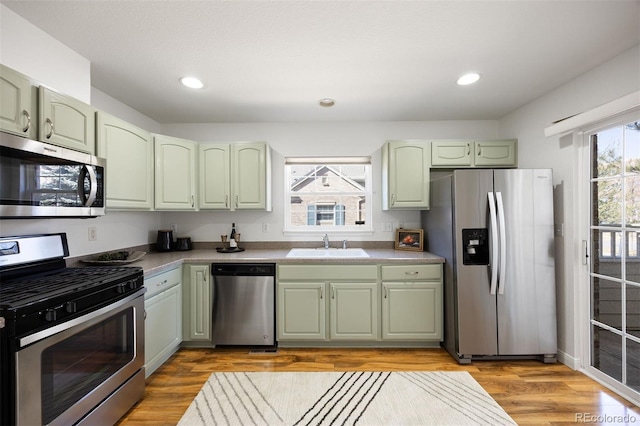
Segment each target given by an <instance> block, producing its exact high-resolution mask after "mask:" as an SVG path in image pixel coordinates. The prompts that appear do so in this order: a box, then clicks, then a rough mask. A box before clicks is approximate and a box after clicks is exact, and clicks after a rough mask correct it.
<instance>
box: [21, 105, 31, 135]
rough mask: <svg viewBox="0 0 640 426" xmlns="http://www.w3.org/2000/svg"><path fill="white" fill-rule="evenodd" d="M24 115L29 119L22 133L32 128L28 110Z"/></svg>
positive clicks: (24, 110)
mask: <svg viewBox="0 0 640 426" xmlns="http://www.w3.org/2000/svg"><path fill="white" fill-rule="evenodd" d="M22 115H24V116H25V117H27V124H26V125H25V126H24V127H23V128H22V131H23V132H28V131H29V128H30V127H31V115H29V112H28V111H27V110H26V109H23V110H22Z"/></svg>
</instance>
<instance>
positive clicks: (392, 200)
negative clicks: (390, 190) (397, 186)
mask: <svg viewBox="0 0 640 426" xmlns="http://www.w3.org/2000/svg"><path fill="white" fill-rule="evenodd" d="M395 204H396V194H391V205H392V206H393V205H395Z"/></svg>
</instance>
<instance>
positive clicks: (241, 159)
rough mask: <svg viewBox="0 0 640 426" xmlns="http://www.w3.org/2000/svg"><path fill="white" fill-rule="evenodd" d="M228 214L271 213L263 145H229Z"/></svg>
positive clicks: (268, 171) (268, 164)
mask: <svg viewBox="0 0 640 426" xmlns="http://www.w3.org/2000/svg"><path fill="white" fill-rule="evenodd" d="M231 176H232V179H231V189H232V191H233V199H232V210H268V211H271V155H270V151H269V146H268V145H267V144H266V143H264V142H236V143H234V144H232V145H231Z"/></svg>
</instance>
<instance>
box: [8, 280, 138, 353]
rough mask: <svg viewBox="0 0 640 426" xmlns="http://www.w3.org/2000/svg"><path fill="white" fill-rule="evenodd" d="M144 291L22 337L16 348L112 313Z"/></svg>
mask: <svg viewBox="0 0 640 426" xmlns="http://www.w3.org/2000/svg"><path fill="white" fill-rule="evenodd" d="M145 291H146V289H145V288H144V287H143V288H141V289H140V290H138V291H136V292H135V293H133V294H131V295H129V296H127V297H125V298H124V299H120V300H118V301H117V302H114V303H111V304H109V305H107V306H103V307H102V308H100V309H98V310H95V311H92V312H89V313H88V314H85V315H82V316H81V317H78V318H74V319H72V320H69V321H65V322H63V323H61V324H58V325H54V326H53V327H50V328H47V329H46V330H42V331H39V332H37V333H33V334H30V335H28V336H25V337H22V338H20V339H18V348H19V349H22V348H24V347H25V346H28V345H30V344H32V343H35V342H37V341H40V340H42V339H46V338H47V337H51V336H53V335H54V334H58V333H60V332H62V331H65V330H68V329H70V328H72V327H75V326H77V325H80V324H82V323H84V322H86V321H90V320H92V319H94V318H98V317H99V316H101V315H104V314H106V313H108V312H109V311H112V310H114V309H116V308H119V307H121V306H123V305H126V304H127V303H129V302H131V301H132V300H134V299H135V298H137V297H140V296H142V295H143V294H144V292H145Z"/></svg>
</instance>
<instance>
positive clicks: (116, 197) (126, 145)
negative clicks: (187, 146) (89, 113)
mask: <svg viewBox="0 0 640 426" xmlns="http://www.w3.org/2000/svg"><path fill="white" fill-rule="evenodd" d="M96 117H97V118H96V121H97V129H98V130H97V140H96V143H97V148H98V149H97V151H98V156H99V157H103V158H106V159H107V164H108V169H109V173H107V175H106V176H107V185H106V188H107V209H109V210H120V209H122V210H151V209H152V208H153V138H152V136H151V133H149V132H147V131H146V130H143V129H141V128H139V127H136V126H134V125H132V124H129V123H127V122H126V121H124V120H120V119H119V118H116V117H113V116H111V115H109V114H106V113H104V112H102V111H99V112H98V113H97V116H96Z"/></svg>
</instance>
